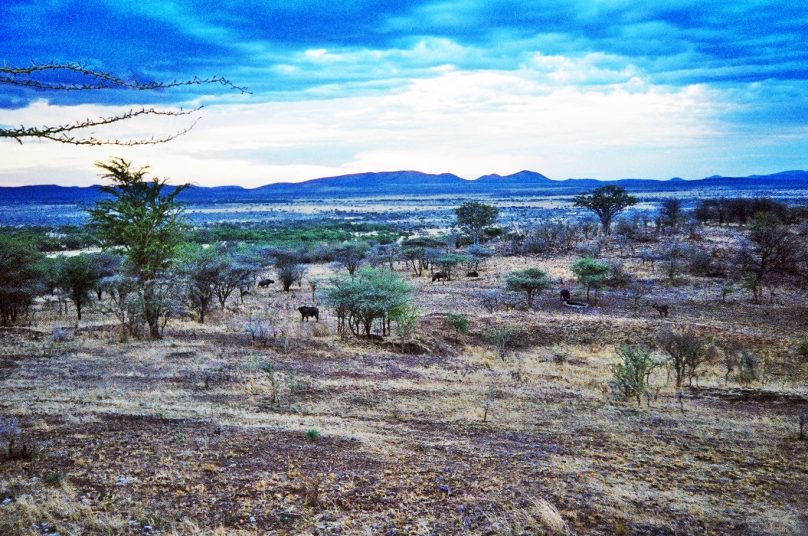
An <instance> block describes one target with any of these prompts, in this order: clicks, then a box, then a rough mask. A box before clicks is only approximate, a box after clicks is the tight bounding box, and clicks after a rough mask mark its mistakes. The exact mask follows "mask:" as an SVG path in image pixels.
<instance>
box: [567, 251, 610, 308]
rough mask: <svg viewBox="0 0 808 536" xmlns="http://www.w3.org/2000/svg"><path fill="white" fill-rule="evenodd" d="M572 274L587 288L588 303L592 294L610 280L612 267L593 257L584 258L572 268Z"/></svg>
mask: <svg viewBox="0 0 808 536" xmlns="http://www.w3.org/2000/svg"><path fill="white" fill-rule="evenodd" d="M571 269H572V273H573V274H575V278H576V279H577V280H578V282H579V283H581V284H582V285H584V286H585V287H586V301H587V303H591V302H590V292H591V291H592V289H595V290H597V289H598V288H600V287H601V286H602V285H603V284H604V283H606V281H607V280H608V279H609V275H610V273H611V266H610V265H609V264H607V263H605V262H602V261H598V260H597V259H593V258H592V257H584V258H582V259H578V260H577V261H575V262H574V263H573V265H572V267H571Z"/></svg>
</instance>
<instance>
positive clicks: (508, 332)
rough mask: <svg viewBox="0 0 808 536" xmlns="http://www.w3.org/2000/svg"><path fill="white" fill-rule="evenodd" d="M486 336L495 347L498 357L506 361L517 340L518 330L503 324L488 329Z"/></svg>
mask: <svg viewBox="0 0 808 536" xmlns="http://www.w3.org/2000/svg"><path fill="white" fill-rule="evenodd" d="M486 335H487V337H488V340H489V341H491V343H492V344H493V345H494V349H495V350H496V352H497V356H498V357H499V358H500V359H502V360H503V361H504V360H505V356H506V355H507V352H508V349H509V348H510V347H511V344H512V343H513V341H514V340H515V339H516V336H517V331H516V329H515V328H514V327H513V326H511V325H510V324H503V325H501V326H493V327H491V328H488V330H486Z"/></svg>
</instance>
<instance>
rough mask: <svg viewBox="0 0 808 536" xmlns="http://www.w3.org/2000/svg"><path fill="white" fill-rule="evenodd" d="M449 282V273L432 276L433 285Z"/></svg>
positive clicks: (437, 273)
mask: <svg viewBox="0 0 808 536" xmlns="http://www.w3.org/2000/svg"><path fill="white" fill-rule="evenodd" d="M448 280H449V274H448V273H447V272H435V273H434V274H432V282H433V283H434V282H435V281H441V282H443V281H448Z"/></svg>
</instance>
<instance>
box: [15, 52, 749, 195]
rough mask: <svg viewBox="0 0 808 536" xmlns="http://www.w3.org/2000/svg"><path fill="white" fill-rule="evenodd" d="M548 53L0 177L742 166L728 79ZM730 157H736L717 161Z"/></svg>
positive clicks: (690, 171) (579, 171) (73, 155)
mask: <svg viewBox="0 0 808 536" xmlns="http://www.w3.org/2000/svg"><path fill="white" fill-rule="evenodd" d="M323 54H327V53H325V52H324V53H323ZM315 55H317V56H319V52H318V53H317V54H315ZM537 60H539V63H540V64H541V65H542V67H541V69H538V68H527V67H526V68H524V69H522V70H520V71H516V72H513V71H472V72H467V71H458V70H454V69H445V70H443V71H442V72H440V74H438V75H436V76H435V77H432V78H422V79H414V80H411V81H410V83H409V84H408V86H407V87H406V89H404V90H401V91H398V92H396V93H393V94H387V95H375V96H363V97H352V98H343V99H328V100H326V99H323V100H305V101H293V102H282V103H258V104H249V103H246V102H244V103H237V104H226V105H219V106H211V107H209V108H206V109H205V110H203V112H202V120H201V121H200V123H199V124H198V125H197V126H196V128H195V129H194V130H193V131H192V132H191V133H189V134H188V135H186V136H183V137H181V138H179V139H177V140H175V141H173V142H171V143H168V144H165V145H158V146H149V147H137V148H135V147H101V148H98V147H90V148H84V147H72V146H64V145H59V144H55V143H44V142H42V143H40V142H37V143H26V144H24V145H22V146H19V145H17V144H15V143H12V142H7V143H4V144H3V145H2V153H3V155H4V157H3V162H2V164H0V183H4V184H11V183H16V184H20V183H32V182H38V183H42V182H46V183H47V182H60V183H66V182H70V183H77V184H91V183H95V182H97V177H96V174H95V170H94V168H93V166H92V163H93V162H94V161H96V160H103V159H106V158H107V157H109V156H110V155H121V156H124V157H126V158H129V159H132V160H134V161H135V162H136V163H139V164H149V165H151V167H152V169H153V171H154V172H155V173H156V174H159V175H161V176H168V177H171V178H172V180H174V181H177V182H180V181H193V182H196V183H199V184H206V185H217V184H243V185H246V186H257V185H261V184H266V183H269V182H277V181H299V180H304V179H309V178H314V177H319V176H327V175H338V174H342V173H351V172H358V171H381V170H394V169H419V170H422V171H428V172H454V173H457V174H459V175H461V176H464V177H467V178H472V177H476V176H479V175H481V174H485V173H491V172H498V173H509V172H514V171H518V170H521V169H534V170H536V171H540V172H542V173H545V174H547V175H548V176H551V177H554V178H565V177H569V176H594V177H602V178H616V177H625V176H646V177H660V178H661V177H667V176H672V175H681V176H691V177H697V176H703V175H707V174H711V173H713V172H715V171H722V172H726V173H730V172H736V171H737V172H740V171H741V170H738V169H736V168H730V163H731V165H734V166H737V165H738V164H737V163H736V162H735V160H734V159H733V158H732V155H728V154H724V156H723V160H720V161H717V160H716V158H717V157H716V154H715V152H716V147H718V146H719V142H720V145H721V146H726V144H727V137H728V136H731V135H732V133H731V131H730V130H729V129H727V128H724V127H722V128H719V127H718V126H717V125H719V124H721V123H720V122H719V121H718V117H719V115H720V114H721V113H724V112H726V111H727V106H728V104H727V103H726V102H723V101H722V94H721V93H720V92H717V91H716V90H710V89H708V88H707V87H704V86H699V85H692V86H686V87H682V88H669V87H660V86H654V85H652V84H649V83H648V82H646V81H644V80H643V79H642V78H640V77H638V76H634V73H632V72H630V70H629V71H625V72H621V73H620V75H621V76H624V77H625V78H626V80H625V81H624V82H621V83H614V84H607V85H602V84H601V85H594V86H590V85H586V84H582V85H572V84H568V83H560V82H559V81H566V80H576V81H580V80H585V79H586V77H587V76H592V77H596V78H602V77H603V76H604V75H603V73H602V72H601V71H600V70H598V69H594V70H592V69H591V66H592V65H593V64H594V63H596V62H595V61H594V60H593V59H591V58H590V59H583V60H581V61H577V62H576V61H573V60H569V59H566V58H561V57H537ZM548 73H549V74H550V75H553V76H550V77H549V78H548V76H547V74H548ZM113 111H114V109H112V108H109V107H101V106H75V107H57V106H49V105H48V104H47V103H45V102H37V103H34V104H32V105H31V106H29V107H28V108H25V109H22V110H4V111H0V124H23V123H24V124H45V123H53V122H55V121H58V122H63V121H69V120H70V119H76V118H80V117H84V116H86V115H90V116H93V115H109V114H111V113H112V112H113ZM182 125H183V122H182V121H179V122H178V121H177V120H164V119H159V118H158V119H155V118H151V119H149V120H144V121H138V122H132V123H126V124H121V125H120V126H118V127H116V128H115V130H114V131H113V132H114V135H117V136H120V137H128V136H134V137H137V136H142V135H152V134H155V135H157V134H160V133H168V132H172V131H174V130H177V129H178V128H180V127H181V126H182ZM99 134H103V133H101V132H100V133H99ZM742 141H743V143H747V144H748V143H752V140H749V139H748V138H745V139H743V140H742ZM724 153H726V151H724ZM660 156H663V157H660ZM721 162H725V163H726V166H727V168H730V169H727V168H725V169H719V170H716V168H715V166H716V165H717V164H719V163H721Z"/></svg>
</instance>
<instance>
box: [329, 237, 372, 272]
mask: <svg viewBox="0 0 808 536" xmlns="http://www.w3.org/2000/svg"><path fill="white" fill-rule="evenodd" d="M367 251H368V246H367V244H344V245H342V246H340V247H338V248H337V249H336V251H335V252H334V257H335V259H336V262H338V263H339V264H340V265H342V266H344V267H345V269H346V270H348V273H349V274H350V275H351V276H353V275H354V273H356V271H357V270H358V269H359V267H360V266H362V263H363V262H364V261H365V256H366V255H367Z"/></svg>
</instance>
